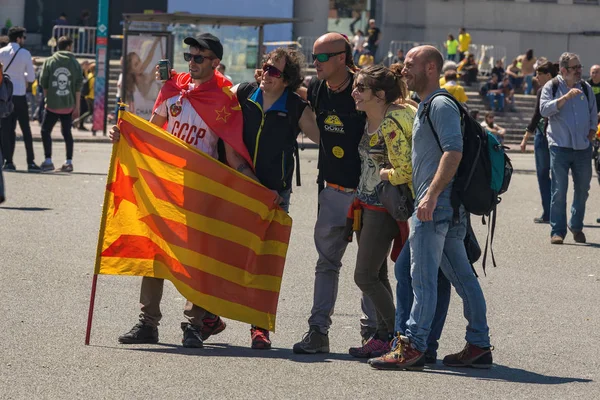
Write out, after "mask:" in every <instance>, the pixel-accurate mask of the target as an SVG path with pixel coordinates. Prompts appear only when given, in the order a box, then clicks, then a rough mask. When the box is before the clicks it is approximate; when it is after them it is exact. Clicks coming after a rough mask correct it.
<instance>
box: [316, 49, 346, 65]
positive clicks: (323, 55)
mask: <svg viewBox="0 0 600 400" xmlns="http://www.w3.org/2000/svg"><path fill="white" fill-rule="evenodd" d="M345 52H346V50H344V51H338V52H336V53H319V54H313V55H312V59H313V61H318V62H327V61H329V59H330V58H331V57H333V56H337V55H339V54H344V53H345Z"/></svg>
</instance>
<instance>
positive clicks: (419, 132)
mask: <svg viewBox="0 0 600 400" xmlns="http://www.w3.org/2000/svg"><path fill="white" fill-rule="evenodd" d="M440 91H444V92H445V91H446V90H445V89H440V90H436V91H435V92H433V93H431V95H429V96H428V97H427V98H426V99H424V100H423V101H422V102H421V103H420V104H419V109H418V111H417V118H415V122H414V124H413V142H412V164H413V175H412V178H413V188H414V190H415V199H416V200H417V201H418V200H421V199H422V198H423V197H424V196H425V194H426V193H427V191H428V190H429V186H430V185H431V182H432V181H433V177H434V176H435V173H436V172H437V169H438V167H439V165H440V161H441V159H442V152H441V151H440V147H439V145H438V143H437V141H436V140H435V136H434V133H433V131H432V130H431V127H430V126H429V123H428V122H427V118H426V117H425V116H423V108H424V106H425V104H426V103H427V102H428V101H429V99H430V98H431V97H432V96H433V95H434V94H436V93H438V92H440ZM429 115H430V116H431V122H432V124H433V127H434V128H435V131H436V132H437V134H438V137H439V139H440V143H441V145H442V148H443V149H444V151H445V152H446V151H458V152H460V153H462V150H463V148H462V146H463V139H462V130H461V125H460V113H459V111H458V108H457V107H456V104H454V102H453V101H452V100H450V99H449V98H447V97H444V96H439V97H436V98H435V99H433V101H432V102H431V105H430V109H429ZM452 182H454V180H452ZM452 182H451V183H450V184H448V186H447V187H446V188H445V189H444V191H443V192H442V193H441V194H440V197H441V198H443V197H447V198H448V199H449V198H450V192H451V190H452Z"/></svg>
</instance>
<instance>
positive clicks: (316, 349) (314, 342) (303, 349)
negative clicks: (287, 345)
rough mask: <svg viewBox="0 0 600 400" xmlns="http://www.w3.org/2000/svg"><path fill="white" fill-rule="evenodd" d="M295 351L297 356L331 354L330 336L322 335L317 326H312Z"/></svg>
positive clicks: (297, 344) (295, 346) (296, 345)
mask: <svg viewBox="0 0 600 400" xmlns="http://www.w3.org/2000/svg"><path fill="white" fill-rule="evenodd" d="M293 350H294V353H296V354H316V353H329V336H327V335H324V334H322V333H321V332H320V331H319V328H317V327H316V326H311V327H310V329H309V331H308V332H306V333H305V334H304V337H303V338H302V341H301V342H298V343H296V344H295V345H294V349H293Z"/></svg>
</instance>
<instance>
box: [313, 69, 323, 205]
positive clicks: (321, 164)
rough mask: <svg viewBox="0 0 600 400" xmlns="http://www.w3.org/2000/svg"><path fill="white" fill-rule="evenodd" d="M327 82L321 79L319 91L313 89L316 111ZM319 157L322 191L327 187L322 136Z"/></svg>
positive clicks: (318, 177)
mask: <svg viewBox="0 0 600 400" xmlns="http://www.w3.org/2000/svg"><path fill="white" fill-rule="evenodd" d="M324 84H325V81H324V80H322V81H319V83H318V85H317V91H316V92H315V93H314V94H313V93H312V91H311V95H312V96H311V97H312V98H313V102H312V104H311V105H312V107H313V110H314V111H315V113H317V112H318V107H319V98H320V97H321V92H322V91H323V85H324ZM319 142H320V143H319V158H318V160H319V161H318V164H317V165H318V168H319V173H318V175H317V186H318V192H319V193H321V192H322V191H323V189H325V180H324V178H323V169H324V168H325V161H324V157H325V155H324V152H323V148H324V147H323V138H320V140H319Z"/></svg>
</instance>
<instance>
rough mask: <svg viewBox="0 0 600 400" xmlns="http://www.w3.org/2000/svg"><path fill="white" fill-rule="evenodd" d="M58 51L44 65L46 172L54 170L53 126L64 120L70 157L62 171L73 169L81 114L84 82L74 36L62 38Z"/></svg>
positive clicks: (44, 165) (61, 124) (66, 144)
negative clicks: (75, 120)
mask: <svg viewBox="0 0 600 400" xmlns="http://www.w3.org/2000/svg"><path fill="white" fill-rule="evenodd" d="M57 47H58V51H57V52H56V53H54V54H53V55H52V56H51V57H49V58H47V59H46V61H45V62H44V66H43V67H42V73H41V75H40V85H41V87H42V89H43V90H44V95H45V98H46V109H45V110H44V118H43V120H42V142H43V144H44V157H45V160H44V162H43V163H42V165H41V168H42V171H44V172H49V171H54V163H53V162H52V129H54V125H56V122H58V121H59V120H60V127H61V133H62V135H63V138H64V140H65V147H66V153H67V154H66V160H65V163H64V164H63V165H62V166H61V167H60V171H62V172H73V134H72V132H71V127H72V125H73V118H77V117H78V115H79V107H80V92H81V85H82V82H83V75H82V72H81V66H80V65H79V63H78V62H77V59H76V58H75V56H74V55H73V53H72V50H73V39H71V38H70V37H67V36H61V37H60V38H58V43H57Z"/></svg>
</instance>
